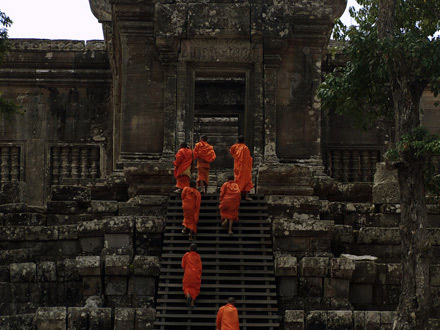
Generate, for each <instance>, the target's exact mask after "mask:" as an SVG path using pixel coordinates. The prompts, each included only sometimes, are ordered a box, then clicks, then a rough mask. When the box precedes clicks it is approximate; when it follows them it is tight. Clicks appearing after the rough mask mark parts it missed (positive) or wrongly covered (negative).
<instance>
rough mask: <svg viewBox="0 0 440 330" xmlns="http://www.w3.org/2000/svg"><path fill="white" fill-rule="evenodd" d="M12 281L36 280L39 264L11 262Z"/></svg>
mask: <svg viewBox="0 0 440 330" xmlns="http://www.w3.org/2000/svg"><path fill="white" fill-rule="evenodd" d="M9 273H10V278H11V282H35V280H36V279H37V266H36V265H35V264H34V263H33V262H27V263H21V264H11V265H10V266H9Z"/></svg>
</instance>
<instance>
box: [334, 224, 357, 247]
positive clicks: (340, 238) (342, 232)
mask: <svg viewBox="0 0 440 330" xmlns="http://www.w3.org/2000/svg"><path fill="white" fill-rule="evenodd" d="M333 239H334V241H335V242H338V243H352V242H353V239H354V235H353V227H352V226H346V225H335V226H334V231H333Z"/></svg>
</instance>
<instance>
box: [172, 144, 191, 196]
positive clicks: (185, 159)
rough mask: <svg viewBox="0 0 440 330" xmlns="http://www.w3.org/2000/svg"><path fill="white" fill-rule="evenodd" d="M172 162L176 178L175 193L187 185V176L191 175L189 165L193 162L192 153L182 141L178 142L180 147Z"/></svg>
mask: <svg viewBox="0 0 440 330" xmlns="http://www.w3.org/2000/svg"><path fill="white" fill-rule="evenodd" d="M175 157H176V160H175V161H174V162H173V164H174V177H175V178H176V180H177V183H176V187H177V190H176V191H175V193H181V192H182V189H183V188H185V187H189V178H190V177H191V166H192V162H193V153H192V151H191V149H190V148H189V147H188V145H187V144H186V143H185V142H184V143H182V144H180V149H179V151H177V153H176V156H175Z"/></svg>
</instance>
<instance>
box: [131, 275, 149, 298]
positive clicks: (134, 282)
mask: <svg viewBox="0 0 440 330" xmlns="http://www.w3.org/2000/svg"><path fill="white" fill-rule="evenodd" d="M155 291H156V279H155V278H154V277H147V276H131V277H130V279H129V281H128V293H129V294H132V295H135V296H154V295H155Z"/></svg>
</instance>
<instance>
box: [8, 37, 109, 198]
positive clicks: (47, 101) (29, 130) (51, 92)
mask: <svg viewBox="0 0 440 330" xmlns="http://www.w3.org/2000/svg"><path fill="white" fill-rule="evenodd" d="M10 45H11V49H10V51H9V53H8V54H7V56H6V58H5V60H4V62H3V63H2V65H1V67H0V92H1V93H2V95H3V97H6V98H8V99H10V100H11V101H14V102H15V103H17V104H18V105H19V106H20V107H21V111H22V114H17V115H15V116H14V118H12V120H11V121H7V120H5V119H4V118H3V119H0V135H1V137H2V138H1V148H2V149H1V151H2V162H1V163H2V165H1V168H2V182H1V183H2V187H4V188H6V191H5V189H3V191H4V192H5V193H4V194H2V198H3V199H4V200H5V202H8V201H9V202H16V201H22V202H26V203H27V204H28V205H34V206H43V205H44V203H45V201H46V200H47V198H48V196H49V193H50V182H51V181H53V180H54V178H53V174H54V175H55V176H56V178H55V180H59V179H60V177H59V176H60V175H61V178H63V177H65V178H73V179H79V178H83V179H84V180H85V181H87V180H88V181H90V180H92V181H93V180H95V179H99V178H103V177H104V176H106V175H107V174H108V173H109V171H110V170H111V169H112V168H111V166H110V167H108V166H107V164H108V163H109V164H110V165H111V163H112V160H111V159H112V139H113V136H112V135H113V133H112V114H111V111H110V110H111V108H110V107H109V97H110V92H111V79H110V78H111V76H110V71H109V64H108V58H107V52H106V49H105V46H104V44H103V42H102V41H88V42H87V43H85V42H83V41H74V40H44V39H11V40H10ZM6 148H10V150H7V149H6ZM90 148H91V149H90ZM95 151H96V152H95ZM54 172H55V173H54ZM11 186H12V187H13V188H15V190H19V191H21V194H13V195H15V196H14V197H15V198H13V197H12V196H11V197H8V195H11V194H8V193H7V191H8V190H11V189H13V188H11ZM8 198H9V200H8Z"/></svg>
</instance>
